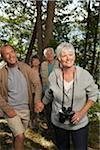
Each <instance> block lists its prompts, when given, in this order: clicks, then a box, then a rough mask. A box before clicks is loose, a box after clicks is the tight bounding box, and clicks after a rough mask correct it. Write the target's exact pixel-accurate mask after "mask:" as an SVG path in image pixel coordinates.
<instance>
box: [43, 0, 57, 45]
mask: <svg viewBox="0 0 100 150" xmlns="http://www.w3.org/2000/svg"><path fill="white" fill-rule="evenodd" d="M54 14H55V0H53V1H51V0H48V4H47V19H46V26H45V38H44V48H45V47H47V46H48V43H49V41H50V40H51V39H52V38H53V20H54Z"/></svg>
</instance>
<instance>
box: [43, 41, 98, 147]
mask: <svg viewBox="0 0 100 150" xmlns="http://www.w3.org/2000/svg"><path fill="white" fill-rule="evenodd" d="M56 55H57V58H58V60H59V62H60V64H61V65H60V66H61V67H60V68H58V69H55V70H54V71H52V73H51V74H50V76H49V88H48V89H47V90H46V92H45V96H44V97H43V104H44V105H47V104H48V103H50V101H51V99H52V111H51V122H52V124H53V128H54V131H55V141H56V145H57V147H58V149H59V150H70V136H71V138H72V143H73V148H74V150H87V149H88V122H89V121H88V116H87V114H88V111H89V109H90V108H91V107H92V106H93V104H94V102H95V101H96V100H97V93H98V88H97V85H96V84H95V82H94V79H93V77H92V76H91V74H90V73H89V72H88V71H87V70H85V69H83V68H81V67H79V66H76V65H75V49H74V47H73V45H72V44H71V43H67V42H62V43H61V44H60V45H58V47H57V49H56ZM41 111H42V110H41Z"/></svg>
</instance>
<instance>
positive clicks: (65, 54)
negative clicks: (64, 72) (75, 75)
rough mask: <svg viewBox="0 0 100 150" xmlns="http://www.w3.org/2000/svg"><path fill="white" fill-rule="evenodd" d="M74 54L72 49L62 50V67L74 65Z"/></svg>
mask: <svg viewBox="0 0 100 150" xmlns="http://www.w3.org/2000/svg"><path fill="white" fill-rule="evenodd" d="M74 62H75V54H74V53H73V52H72V51H66V50H62V53H61V64H62V66H63V67H67V68H70V67H72V66H73V65H74Z"/></svg>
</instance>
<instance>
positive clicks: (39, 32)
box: [36, 1, 43, 61]
mask: <svg viewBox="0 0 100 150" xmlns="http://www.w3.org/2000/svg"><path fill="white" fill-rule="evenodd" d="M41 6H42V1H36V7H37V40H38V55H39V57H40V58H41V61H42V49H43V38H42V35H43V31H42V19H41V16H42V14H41Z"/></svg>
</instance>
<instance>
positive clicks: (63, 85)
mask: <svg viewBox="0 0 100 150" xmlns="http://www.w3.org/2000/svg"><path fill="white" fill-rule="evenodd" d="M62 76H63V79H62V85H63V98H62V109H63V107H64V100H65V99H64V91H65V88H64V71H63V69H62ZM74 77H75V71H73V87H72V99H71V107H70V108H71V110H72V108H73V100H74Z"/></svg>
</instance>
